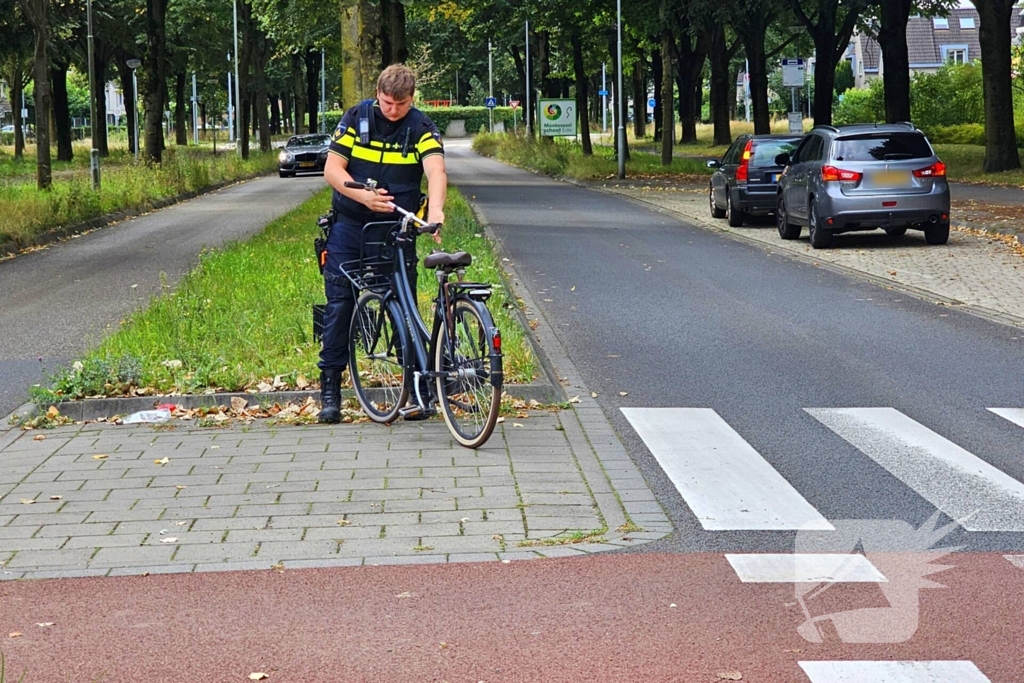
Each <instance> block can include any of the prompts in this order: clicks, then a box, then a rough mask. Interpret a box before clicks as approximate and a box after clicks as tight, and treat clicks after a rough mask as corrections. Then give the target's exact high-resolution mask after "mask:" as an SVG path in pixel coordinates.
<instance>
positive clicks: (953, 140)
mask: <svg viewBox="0 0 1024 683" xmlns="http://www.w3.org/2000/svg"><path fill="white" fill-rule="evenodd" d="M928 139H929V140H931V142H932V144H933V145H935V144H948V145H984V144H985V126H984V125H982V124H980V123H961V124H959V125H956V126H933V127H931V128H930V129H929V130H928ZM1017 139H1018V140H1020V139H1021V136H1020V132H1018V133H1017ZM1018 144H1019V143H1018Z"/></svg>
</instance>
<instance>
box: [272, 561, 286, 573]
mask: <svg viewBox="0 0 1024 683" xmlns="http://www.w3.org/2000/svg"><path fill="white" fill-rule="evenodd" d="M270 568H271V569H273V570H274V571H278V572H283V571H284V562H278V563H277V564H272V565H270Z"/></svg>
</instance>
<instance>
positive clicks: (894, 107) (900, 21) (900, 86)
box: [878, 0, 911, 123]
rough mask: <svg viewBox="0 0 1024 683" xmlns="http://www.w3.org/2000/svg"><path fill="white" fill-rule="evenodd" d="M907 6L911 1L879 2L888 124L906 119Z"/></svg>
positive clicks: (908, 106) (908, 94)
mask: <svg viewBox="0 0 1024 683" xmlns="http://www.w3.org/2000/svg"><path fill="white" fill-rule="evenodd" d="M910 5H911V0H886V2H883V3H882V26H881V28H880V29H879V31H878V45H879V47H880V48H881V50H882V65H883V67H882V82H883V83H884V85H885V120H886V121H888V122H889V123H896V122H897V121H909V120H910V56H909V53H908V48H907V23H908V21H909V19H910Z"/></svg>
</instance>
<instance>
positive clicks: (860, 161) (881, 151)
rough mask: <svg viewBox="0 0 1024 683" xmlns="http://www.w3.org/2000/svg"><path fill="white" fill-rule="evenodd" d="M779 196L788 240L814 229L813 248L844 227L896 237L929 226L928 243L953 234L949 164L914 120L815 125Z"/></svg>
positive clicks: (783, 158)
mask: <svg viewBox="0 0 1024 683" xmlns="http://www.w3.org/2000/svg"><path fill="white" fill-rule="evenodd" d="M775 161H776V163H777V164H778V165H780V166H784V167H785V169H786V170H785V171H784V172H783V174H782V177H780V178H779V189H778V193H777V197H776V211H775V216H776V225H777V226H778V229H779V235H780V236H781V237H782V239H784V240H795V239H797V238H798V237H800V231H801V229H802V226H804V225H806V226H807V227H808V229H809V230H810V233H811V246H813V247H814V248H815V249H825V248H828V247H830V246H832V237H833V235H836V234H838V233H841V232H851V231H854V230H874V229H875V228H883V229H884V230H885V231H886V232H887V233H888V234H889V235H892V236H893V237H901V236H903V235H904V234H905V233H906V232H907V229H908V228H912V229H914V230H923V231H924V237H925V240H926V241H927V242H928V244H945V243H946V241H947V240H948V239H949V184H948V183H947V182H946V165H945V164H944V163H942V162H941V161H939V158H938V157H937V156H935V150H933V149H932V146H931V144H929V142H928V139H927V138H926V137H925V136H924V133H922V132H921V131H920V130H918V129H917V128H915V127H914V126H913V125H912V124H910V123H893V124H877V125H876V124H858V125H852V126H840V127H839V128H834V127H832V126H816V127H815V128H814V129H812V130H811V132H809V133H808V134H807V135H805V136H804V138H803V140H801V141H800V145H799V146H798V147H797V148H796V150H794V151H793V154H792V155H789V154H780V155H779V156H778V157H776V159H775Z"/></svg>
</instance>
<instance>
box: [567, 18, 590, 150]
mask: <svg viewBox="0 0 1024 683" xmlns="http://www.w3.org/2000/svg"><path fill="white" fill-rule="evenodd" d="M572 65H573V70H574V71H575V72H576V111H577V112H579V115H580V139H581V140H582V143H583V156H588V157H589V156H593V155H594V148H593V146H592V145H591V142H590V109H589V100H590V95H589V92H590V89H589V84H588V82H587V71H586V69H585V68H584V66H583V41H582V40H581V39H580V31H579V29H578V28H575V27H574V28H573V30H572Z"/></svg>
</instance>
